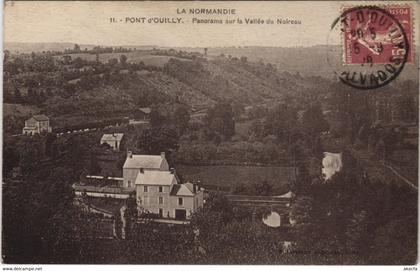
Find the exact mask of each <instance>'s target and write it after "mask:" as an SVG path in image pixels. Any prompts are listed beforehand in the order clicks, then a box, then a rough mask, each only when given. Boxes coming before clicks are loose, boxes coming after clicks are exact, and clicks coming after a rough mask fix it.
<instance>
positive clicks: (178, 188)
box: [170, 183, 194, 196]
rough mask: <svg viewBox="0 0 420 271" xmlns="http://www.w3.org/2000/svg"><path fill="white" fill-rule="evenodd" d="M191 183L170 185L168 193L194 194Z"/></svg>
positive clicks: (176, 194)
mask: <svg viewBox="0 0 420 271" xmlns="http://www.w3.org/2000/svg"><path fill="white" fill-rule="evenodd" d="M193 189H194V188H193V184H192V183H185V184H175V185H174V186H172V189H171V192H170V195H171V196H194V192H193V191H194V190H193Z"/></svg>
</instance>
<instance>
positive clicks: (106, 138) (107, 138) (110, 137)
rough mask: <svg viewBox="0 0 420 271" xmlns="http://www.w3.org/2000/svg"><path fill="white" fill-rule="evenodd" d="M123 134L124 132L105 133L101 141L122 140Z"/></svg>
mask: <svg viewBox="0 0 420 271" xmlns="http://www.w3.org/2000/svg"><path fill="white" fill-rule="evenodd" d="M123 136H124V134H123V133H113V134H104V135H103V136H102V138H101V141H102V140H104V141H121V140H122V138H123Z"/></svg>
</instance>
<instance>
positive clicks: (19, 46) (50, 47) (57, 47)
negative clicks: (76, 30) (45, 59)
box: [4, 42, 155, 53]
mask: <svg viewBox="0 0 420 271" xmlns="http://www.w3.org/2000/svg"><path fill="white" fill-rule="evenodd" d="M79 46H80V48H81V49H82V50H84V49H85V48H86V49H88V50H90V49H92V48H93V47H95V46H97V45H95V44H79ZM73 47H74V43H70V42H36V43H33V42H5V43H4V49H5V50H9V51H10V52H12V53H31V52H42V51H45V52H47V51H64V50H65V49H71V48H73ZM112 47H122V48H136V49H143V50H150V49H152V48H153V47H155V46H153V45H147V46H139V45H132V46H130V45H124V46H112Z"/></svg>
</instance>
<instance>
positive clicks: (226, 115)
mask: <svg viewBox="0 0 420 271" xmlns="http://www.w3.org/2000/svg"><path fill="white" fill-rule="evenodd" d="M206 122H207V124H208V126H209V127H210V128H211V129H213V130H214V131H215V132H217V133H219V134H220V135H222V136H224V138H225V139H230V138H231V137H232V136H233V135H234V134H235V120H234V117H233V110H232V106H231V104H230V103H229V102H226V101H221V102H218V103H217V104H216V105H215V106H214V107H212V108H210V109H209V110H208V112H207V118H206Z"/></svg>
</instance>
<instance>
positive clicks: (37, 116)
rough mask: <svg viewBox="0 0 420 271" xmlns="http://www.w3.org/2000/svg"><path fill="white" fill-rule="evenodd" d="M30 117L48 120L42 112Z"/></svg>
mask: <svg viewBox="0 0 420 271" xmlns="http://www.w3.org/2000/svg"><path fill="white" fill-rule="evenodd" d="M32 118H34V119H35V120H37V121H47V120H50V119H49V118H48V117H47V116H45V115H44V114H40V115H34V116H33V117H32Z"/></svg>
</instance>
